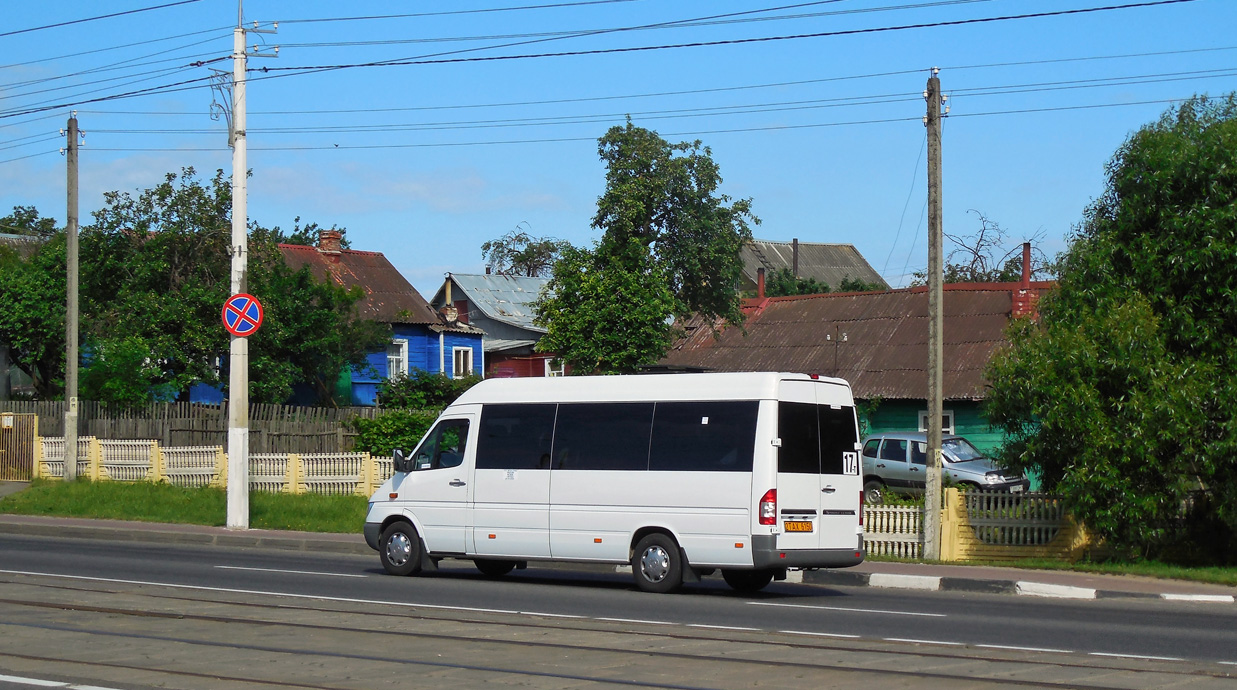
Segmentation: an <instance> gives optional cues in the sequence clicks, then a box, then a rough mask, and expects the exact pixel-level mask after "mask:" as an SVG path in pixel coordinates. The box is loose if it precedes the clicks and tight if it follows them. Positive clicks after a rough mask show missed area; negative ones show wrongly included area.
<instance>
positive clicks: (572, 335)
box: [537, 241, 677, 373]
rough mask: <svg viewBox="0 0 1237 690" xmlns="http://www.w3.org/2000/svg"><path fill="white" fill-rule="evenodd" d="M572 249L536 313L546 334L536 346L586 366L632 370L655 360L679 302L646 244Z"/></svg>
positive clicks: (666, 342) (666, 343)
mask: <svg viewBox="0 0 1237 690" xmlns="http://www.w3.org/2000/svg"><path fill="white" fill-rule="evenodd" d="M624 249H625V251H623V252H619V250H617V249H614V248H610V247H605V246H604V245H603V246H601V247H598V248H596V249H595V250H593V251H589V250H585V249H576V248H572V249H569V250H567V252H565V253H564V255H563V258H562V260H560V261H559V263H558V265H557V266H556V267H555V269H554V278H553V279H552V280H551V282H550V285H551V286H552V287H553V293H552V296H546V297H543V298H542V300H541V301H540V303H539V312H540V313H541V314H544V315H552V318H543V317H539V320H538V321H537V323H539V324H544V326H545V328H546V334H545V335H544V336H542V337H541V340H540V341H539V342H538V344H537V347H538V349H539V350H542V351H545V352H555V353H558V355H559V356H560V357H561V358H563V359H565V360H566V361H567V362H568V363H569V364H571V366H572V368H573V369H575V370H576V371H577V372H581V373H620V372H630V371H632V370H634V369H635V368H636V367H638V366H640V365H642V364H649V363H652V362H655V361H657V360H658V359H659V358H660V357H661V356H662V355H663V354H665V352H666V350H667V349H668V348H669V347H670V344H671V343H672V342H673V329H672V327H671V322H670V320H669V318H668V316H669V315H670V314H672V313H674V308H675V305H676V304H677V301H676V300H675V298H674V295H673V294H671V292H670V289H669V285H668V281H667V280H666V279H665V278H664V277H663V276H660V275H659V271H660V267H659V266H658V265H657V263H656V262H655V260H654V259H653V257H652V255H651V254H650V253H649V251H648V248H647V247H645V246H644V245H642V244H640V243H639V242H635V241H628V242H627V244H626V246H625V248H624Z"/></svg>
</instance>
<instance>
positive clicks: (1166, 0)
mask: <svg viewBox="0 0 1237 690" xmlns="http://www.w3.org/2000/svg"><path fill="white" fill-rule="evenodd" d="M1187 2H1197V0H1147V1H1146V2H1136V3H1127V4H1122V5H1105V6H1102V7H1085V8H1079V9H1072V10H1056V11H1051V12H1033V13H1026V14H1016V15H1004V16H999V17H979V18H973V19H955V20H948V21H939V22H923V23H918V24H902V25H898V26H882V27H870V28H864V29H843V30H837V31H820V32H814V33H804V34H792V35H782V36H763V37H757V38H734V39H726V40H719V41H695V42H691V43H674V44H663V45H655V46H632V47H627V48H597V49H592V50H573V51H563V52H557V53H526V54H520V55H494V56H480V57H467V58H440V59H424V58H409V59H399V60H382V61H375V62H363V63H351V64H336V65H312V66H301V67H262V68H261V69H260V70H255V71H261V72H263V73H268V72H291V73H293V74H292V75H280V74H275V75H270V76H267V77H251V78H250V81H258V80H260V79H271V78H275V77H278V76H296V75H301V74H312V73H316V72H324V71H332V70H340V69H352V68H358V67H399V66H410V65H440V64H453V63H462V62H494V61H503V60H525V59H535V58H547V57H576V56H581V55H603V54H614V53H634V52H645V51H651V50H669V49H676V48H702V47H712V46H721V45H742V44H748V43H765V42H770V41H788V40H798V39H804V38H828V37H835V36H853V35H859V34H871V33H885V32H891V31H906V30H911V29H931V28H940V27H946V26H965V25H971V24H985V23H991V22H1002V21H1014V20H1022V19H1040V18H1045V17H1060V16H1069V15H1078V14H1090V13H1095V12H1110V11H1116V10H1128V9H1138V8H1145V7H1157V6H1161V5H1177V4H1182V3H1187ZM684 21H688V20H684ZM612 31H619V29H614V30H612ZM544 40H552V39H544ZM501 47H507V46H490V47H489V48H486V49H493V48H501ZM475 50H480V49H475ZM458 52H468V51H458Z"/></svg>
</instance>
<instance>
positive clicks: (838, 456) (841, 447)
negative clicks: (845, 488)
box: [816, 405, 859, 474]
mask: <svg viewBox="0 0 1237 690" xmlns="http://www.w3.org/2000/svg"><path fill="white" fill-rule="evenodd" d="M816 409H817V410H818V411H819V413H820V415H819V416H820V473H821V474H842V473H843V467H844V466H845V465H844V464H843V458H842V454H843V453H853V452H855V442H856V441H858V440H859V439H858V437H857V436H856V433H857V432H856V431H855V408H853V407H839V408H837V409H834V408H832V407H829V406H828V405H818V406H817V408H816Z"/></svg>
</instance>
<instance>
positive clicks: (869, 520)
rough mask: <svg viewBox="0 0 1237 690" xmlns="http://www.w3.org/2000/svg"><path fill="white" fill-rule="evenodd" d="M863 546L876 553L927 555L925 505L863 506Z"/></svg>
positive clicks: (916, 556) (878, 554) (907, 556)
mask: <svg viewBox="0 0 1237 690" xmlns="http://www.w3.org/2000/svg"><path fill="white" fill-rule="evenodd" d="M863 545H864V547H865V548H866V549H867V552H868V553H869V554H871V555H874V556H897V557H899V558H919V557H921V556H922V555H923V508H920V507H919V506H880V505H878V506H872V505H865V506H863Z"/></svg>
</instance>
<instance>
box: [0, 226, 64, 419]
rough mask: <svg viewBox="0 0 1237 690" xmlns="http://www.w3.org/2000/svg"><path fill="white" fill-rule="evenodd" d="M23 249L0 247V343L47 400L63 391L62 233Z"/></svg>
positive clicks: (38, 395) (11, 359)
mask: <svg viewBox="0 0 1237 690" xmlns="http://www.w3.org/2000/svg"><path fill="white" fill-rule="evenodd" d="M36 215H37V213H36ZM22 253H25V252H22ZM22 253H19V252H18V251H17V250H15V249H12V248H9V247H3V246H0V342H3V343H5V344H7V345H8V347H9V359H10V361H11V362H12V363H13V364H14V365H15V366H17V367H18V368H20V369H21V370H22V371H24V372H25V373H26V375H27V376H29V377H30V379H31V380H32V381H33V383H34V391H35V395H36V396H37V397H38V398H40V399H44V400H47V399H52V398H55V397H57V396H59V395H61V394H62V392H63V390H64V350H65V342H64V329H65V324H64V319H65V294H66V287H65V275H66V271H65V241H64V234H63V233H61V234H59V235H55V236H52V237H51V238H50V239H49V240H48V241H47V242H45V243H43V244H40V245H36V246H35V247H34V248H33V250H32V253H31V254H30V255H29V256H26V257H23V256H22Z"/></svg>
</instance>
